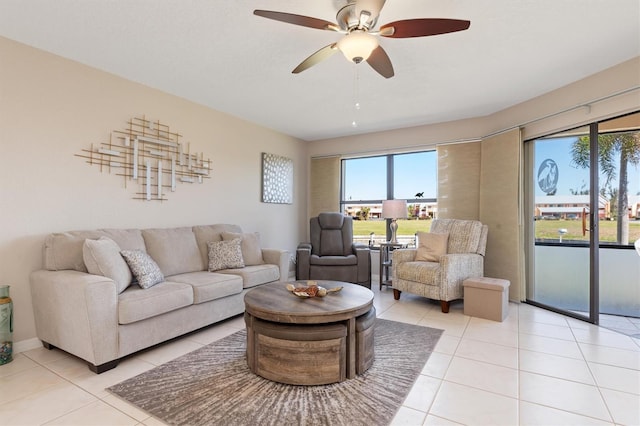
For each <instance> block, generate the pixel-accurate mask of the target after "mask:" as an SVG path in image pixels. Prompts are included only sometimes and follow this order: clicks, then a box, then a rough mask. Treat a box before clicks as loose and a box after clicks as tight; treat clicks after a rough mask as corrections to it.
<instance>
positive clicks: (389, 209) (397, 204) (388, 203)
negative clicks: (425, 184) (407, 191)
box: [382, 200, 407, 244]
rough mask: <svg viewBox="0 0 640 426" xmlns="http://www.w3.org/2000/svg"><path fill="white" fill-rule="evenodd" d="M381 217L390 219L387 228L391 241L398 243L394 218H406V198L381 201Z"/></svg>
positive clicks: (396, 224) (396, 225)
mask: <svg viewBox="0 0 640 426" xmlns="http://www.w3.org/2000/svg"><path fill="white" fill-rule="evenodd" d="M382 217H383V218H385V219H391V224H390V225H389V229H391V241H390V242H391V243H393V244H398V239H397V238H396V231H398V223H397V222H396V219H406V218H407V200H385V201H383V202H382Z"/></svg>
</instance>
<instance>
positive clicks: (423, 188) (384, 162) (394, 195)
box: [340, 151, 438, 245]
mask: <svg viewBox="0 0 640 426" xmlns="http://www.w3.org/2000/svg"><path fill="white" fill-rule="evenodd" d="M437 182H438V181H437V153H436V151H421V152H413V153H403V154H389V155H380V156H374V157H362V158H350V159H344V160H342V190H341V200H340V205H341V208H342V211H343V212H344V213H345V214H347V215H349V216H352V217H353V218H354V219H355V220H354V230H353V233H354V239H355V240H356V241H359V242H362V243H368V244H370V245H374V244H377V243H380V242H382V241H387V240H388V239H389V236H390V235H389V234H388V232H389V229H388V224H387V221H385V220H384V219H383V218H382V201H383V200H390V199H403V200H407V219H401V220H399V221H398V231H397V237H398V240H399V241H400V242H402V243H406V244H413V243H414V242H415V233H416V232H417V231H428V230H429V227H430V226H431V222H430V221H429V219H432V218H434V217H435V216H436V214H437V198H436V196H437Z"/></svg>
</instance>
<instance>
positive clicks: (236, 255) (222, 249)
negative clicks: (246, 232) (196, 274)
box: [207, 238, 244, 272]
mask: <svg viewBox="0 0 640 426" xmlns="http://www.w3.org/2000/svg"><path fill="white" fill-rule="evenodd" d="M240 244H241V243H240V238H235V239H233V240H230V241H211V242H209V243H208V244H207V245H208V246H209V271H211V272H213V271H219V270H221V269H228V268H244V260H243V258H242V249H241V248H240Z"/></svg>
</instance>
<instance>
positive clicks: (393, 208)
mask: <svg viewBox="0 0 640 426" xmlns="http://www.w3.org/2000/svg"><path fill="white" fill-rule="evenodd" d="M382 217H383V218H385V219H406V218H407V200H385V201H383V202H382Z"/></svg>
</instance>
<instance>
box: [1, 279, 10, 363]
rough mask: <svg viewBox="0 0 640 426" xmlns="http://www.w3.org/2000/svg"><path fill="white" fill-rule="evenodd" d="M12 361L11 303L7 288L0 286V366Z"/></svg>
mask: <svg viewBox="0 0 640 426" xmlns="http://www.w3.org/2000/svg"><path fill="white" fill-rule="evenodd" d="M12 360H13V301H12V300H11V298H10V297H9V286H8V285H0V365H2V364H6V363H8V362H11V361H12Z"/></svg>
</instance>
